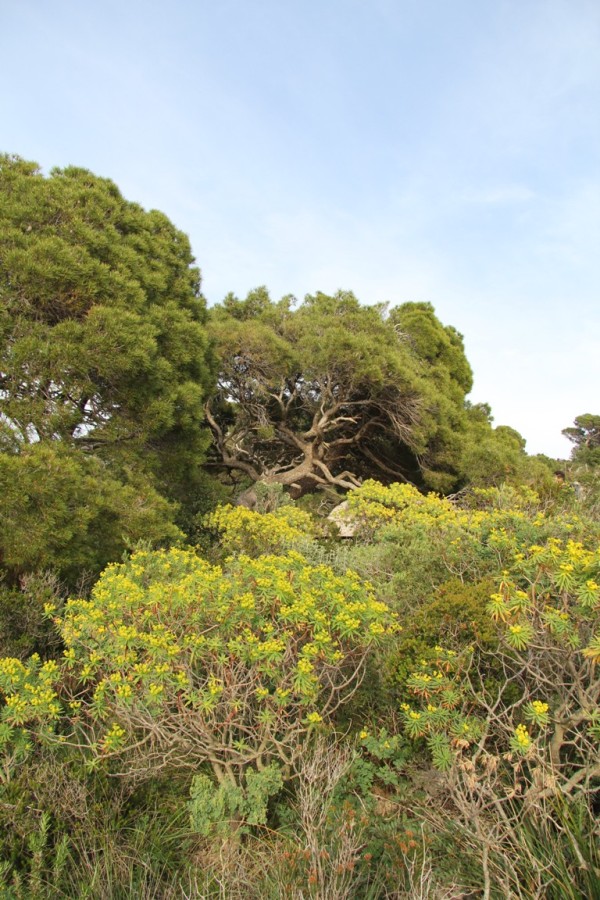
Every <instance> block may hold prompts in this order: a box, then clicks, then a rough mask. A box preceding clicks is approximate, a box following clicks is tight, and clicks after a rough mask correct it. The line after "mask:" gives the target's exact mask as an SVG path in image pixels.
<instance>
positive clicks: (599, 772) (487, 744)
mask: <svg viewBox="0 0 600 900" xmlns="http://www.w3.org/2000/svg"><path fill="white" fill-rule="evenodd" d="M488 613H489V615H490V617H491V618H492V620H493V621H494V622H495V625H496V630H497V634H498V646H497V648H496V649H495V650H494V651H493V657H494V661H495V663H496V664H498V663H499V664H500V665H501V667H502V672H503V674H504V681H503V682H501V683H496V684H494V685H492V684H490V683H487V682H485V681H484V680H482V679H481V678H480V673H481V671H482V670H484V669H485V657H486V654H485V652H484V651H483V649H482V648H481V647H480V648H470V650H468V651H465V652H464V653H462V654H458V655H456V654H455V655H453V654H452V653H451V652H450V651H447V650H443V649H442V648H436V650H437V651H439V652H438V653H437V656H436V657H435V658H434V659H433V660H427V661H425V660H423V664H422V665H421V666H420V667H419V669H418V670H417V671H415V672H414V673H413V674H411V676H410V677H409V678H408V680H407V682H406V686H407V688H408V690H409V692H410V693H411V694H412V696H413V698H414V702H413V703H411V704H404V705H403V708H402V709H401V715H402V719H403V724H404V730H405V732H406V733H407V734H408V735H409V736H411V737H413V738H425V739H426V741H427V743H428V745H429V749H430V751H431V753H432V756H433V759H434V762H435V763H436V765H438V766H439V767H440V768H449V767H450V766H452V764H453V763H456V764H457V765H459V767H460V765H464V758H465V756H469V755H470V756H471V757H472V759H473V760H479V761H480V763H483V762H484V761H485V759H491V758H493V759H495V760H496V762H495V763H494V777H498V775H499V773H502V771H503V768H502V766H499V765H498V761H499V760H503V759H508V760H509V761H510V762H511V766H512V767H513V768H509V769H507V770H506V777H507V778H509V777H510V778H512V777H513V776H514V771H513V769H514V765H515V763H514V760H512V758H511V754H512V755H513V756H514V755H515V754H516V756H517V758H522V759H521V762H519V763H518V771H519V773H520V776H521V777H522V779H523V783H522V788H521V790H523V791H529V792H530V793H534V794H536V796H537V795H540V796H550V795H551V794H552V793H553V792H556V791H558V790H560V791H562V792H563V793H565V794H571V793H573V792H578V791H588V790H592V789H593V786H594V784H595V779H596V778H597V777H599V776H600V764H599V763H598V754H599V746H598V744H599V739H600V709H599V700H600V677H599V674H598V668H597V663H598V662H599V661H600V548H599V547H598V546H597V545H596V543H595V542H594V541H593V540H592V541H588V542H582V541H575V540H570V539H567V540H559V539H558V538H550V539H549V540H547V541H546V542H545V544H532V545H530V546H521V547H519V546H518V545H516V543H515V542H514V539H513V562H512V565H511V566H510V567H509V568H507V569H505V570H503V572H502V573H501V575H500V576H499V578H498V584H497V589H496V591H495V592H494V593H493V594H492V595H491V598H490V601H489V604H488ZM507 754H508V756H507ZM461 760H462V761H463V762H461Z"/></svg>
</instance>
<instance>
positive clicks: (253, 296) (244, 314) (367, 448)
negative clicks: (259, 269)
mask: <svg viewBox="0 0 600 900" xmlns="http://www.w3.org/2000/svg"><path fill="white" fill-rule="evenodd" d="M210 329H211V334H212V336H213V337H214V339H215V343H216V348H217V352H218V355H219V360H220V375H219V388H218V393H217V396H216V398H214V399H213V401H212V402H211V403H210V405H209V406H208V407H207V416H208V420H209V422H210V425H211V427H212V429H213V433H214V436H215V444H216V447H217V449H218V452H219V460H220V463H221V464H222V465H224V466H225V467H227V468H229V469H230V470H238V471H241V472H243V473H245V475H247V476H248V477H249V478H250V479H251V480H252V481H253V482H255V481H259V480H262V481H265V482H267V483H268V482H275V483H280V484H284V485H289V486H291V487H292V488H293V490H295V491H296V492H298V493H303V492H305V491H307V490H314V489H315V488H318V487H323V486H327V485H331V486H337V487H341V488H346V489H348V488H353V487H356V486H357V485H358V484H360V482H361V479H362V478H364V477H371V476H373V477H379V478H384V479H386V480H388V481H389V480H396V481H397V480H399V479H404V480H410V481H414V482H417V483H425V484H427V485H429V486H431V487H435V488H439V489H442V490H446V489H450V488H452V487H453V486H454V484H455V483H456V480H457V478H458V476H459V468H460V463H459V457H460V434H461V431H463V430H464V428H465V427H466V420H465V413H464V398H465V394H466V393H467V392H468V391H469V390H470V387H471V370H470V368H469V365H468V362H467V360H466V358H465V355H464V349H463V345H462V340H461V337H460V335H459V334H458V333H457V332H456V331H455V330H454V329H452V328H446V327H444V326H443V325H442V324H441V323H440V322H439V320H438V319H437V317H436V316H435V313H434V311H433V308H432V307H431V306H430V305H429V304H404V305H403V306H401V307H398V308H396V309H393V310H392V311H388V309H387V307H386V306H384V305H378V306H362V305H361V304H360V303H359V302H358V300H357V299H356V297H354V295H353V294H351V293H348V292H339V293H337V294H336V295H335V296H333V297H331V296H327V295H325V294H322V293H318V294H315V295H314V296H307V297H306V298H305V300H304V301H303V303H301V304H300V305H298V306H297V307H296V306H295V304H294V302H293V298H284V299H283V300H281V301H280V302H279V303H274V302H272V301H271V300H270V298H269V295H268V293H267V292H266V290H265V289H264V288H260V289H258V290H256V291H252V292H251V293H250V294H249V295H248V297H247V298H246V300H243V301H242V300H238V299H237V298H236V297H234V296H229V297H227V298H226V299H225V301H224V302H223V303H222V304H221V305H220V306H218V307H216V308H215V309H214V310H213V312H212V318H211V323H210Z"/></svg>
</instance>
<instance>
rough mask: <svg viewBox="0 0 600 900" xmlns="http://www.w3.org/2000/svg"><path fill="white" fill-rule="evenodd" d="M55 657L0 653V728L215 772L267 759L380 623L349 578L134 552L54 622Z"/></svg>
mask: <svg viewBox="0 0 600 900" xmlns="http://www.w3.org/2000/svg"><path fill="white" fill-rule="evenodd" d="M55 622H56V625H57V627H58V629H59V630H60V633H61V635H62V638H63V641H64V644H65V650H64V654H63V659H62V663H61V664H60V667H59V666H58V665H57V664H56V663H46V664H44V665H41V664H40V663H39V660H37V661H36V660H32V661H30V662H29V663H27V664H26V665H22V664H20V663H18V662H17V661H14V660H2V661H0V687H1V689H2V692H3V694H4V697H5V705H4V708H3V711H2V716H3V721H4V723H5V724H6V726H7V727H9V728H10V727H14V726H22V725H27V726H29V728H30V730H31V731H32V734H35V733H36V729H37V728H38V726H40V725H41V724H44V726H45V727H47V726H48V725H49V724H52V723H54V724H55V725H56V726H57V728H59V730H60V732H61V735H62V738H63V739H64V738H65V736H66V740H67V742H68V743H72V744H79V745H81V744H85V745H86V746H87V752H89V751H91V753H92V756H93V757H94V758H95V759H97V760H100V759H102V758H107V757H110V756H111V755H115V754H120V755H122V756H123V757H124V758H126V759H127V765H128V768H129V771H139V772H140V773H144V774H149V773H151V772H153V771H155V770H157V769H160V768H163V767H164V766H179V767H181V766H183V767H187V766H189V767H196V766H198V765H199V764H200V763H202V762H209V763H210V764H211V766H212V768H213V772H214V773H215V775H216V777H217V778H218V779H219V780H222V779H228V778H229V779H231V778H233V779H234V781H235V780H236V779H237V778H241V777H242V772H243V770H244V768H245V767H248V766H254V767H258V769H260V768H261V767H262V766H264V765H268V764H270V762H271V761H273V760H278V761H280V762H283V763H287V764H289V763H291V762H293V759H294V757H295V755H297V754H298V753H299V752H300V747H301V739H302V737H303V735H304V734H305V733H306V732H307V731H309V730H310V729H311V728H314V727H316V726H319V725H320V723H321V722H324V721H327V719H328V718H329V717H330V716H331V715H332V714H333V712H334V711H335V709H336V708H337V707H338V706H339V704H340V703H342V702H344V701H345V700H347V699H348V698H349V697H350V696H351V695H352V693H353V691H354V690H355V689H356V687H357V685H358V684H359V683H360V680H361V677H362V674H363V669H364V662H365V657H366V654H367V653H368V651H369V647H370V646H371V645H372V644H374V643H375V642H377V641H378V640H380V639H381V637H382V636H383V635H385V633H386V632H387V631H388V630H390V629H393V628H394V622H393V618H392V616H391V615H390V613H389V611H388V609H387V607H386V606H385V604H383V603H381V602H379V601H377V600H376V598H375V596H374V594H373V592H372V590H371V588H370V587H369V585H368V584H365V583H364V582H363V581H361V580H360V579H359V578H358V576H357V575H355V574H354V573H352V572H347V573H346V574H344V575H338V574H335V573H334V572H333V571H332V570H331V569H330V568H328V567H327V566H324V565H320V566H310V565H308V564H307V563H306V561H305V560H304V558H303V557H302V556H301V555H300V554H298V553H296V552H290V553H288V554H286V555H285V556H271V555H269V556H262V557H260V558H258V559H251V558H249V557H247V556H239V557H238V558H237V559H233V558H232V559H229V560H228V561H227V563H226V566H225V567H224V568H222V567H220V566H214V565H211V564H209V563H208V562H206V561H205V560H203V559H200V558H199V557H198V556H197V555H195V554H194V553H193V552H190V551H184V550H177V549H174V550H170V551H156V552H150V551H145V552H140V553H136V554H135V555H134V556H132V557H131V559H130V560H129V561H128V562H126V563H123V564H118V565H116V564H115V565H111V566H109V567H108V568H107V569H106V570H105V572H104V573H103V574H102V576H101V577H100V579H99V581H98V582H97V584H96V585H95V587H94V589H93V591H92V595H91V598H90V599H89V600H80V599H78V600H70V601H68V603H67V604H66V606H65V608H64V611H63V612H62V613H61V614H60V615H59V616H57V617H56V618H55Z"/></svg>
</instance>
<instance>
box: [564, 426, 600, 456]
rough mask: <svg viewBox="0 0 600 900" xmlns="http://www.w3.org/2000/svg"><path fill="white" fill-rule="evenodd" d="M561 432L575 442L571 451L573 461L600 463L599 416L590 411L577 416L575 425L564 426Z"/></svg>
mask: <svg viewBox="0 0 600 900" xmlns="http://www.w3.org/2000/svg"><path fill="white" fill-rule="evenodd" d="M562 433H563V434H564V436H565V437H567V438H568V439H569V440H570V441H572V442H573V443H574V444H575V446H574V447H573V453H572V459H573V460H574V461H575V462H578V463H582V464H583V465H599V464H600V416H594V415H591V414H590V413H586V414H585V415H583V416H577V418H576V419H575V425H574V426H571V428H564V429H563V432H562Z"/></svg>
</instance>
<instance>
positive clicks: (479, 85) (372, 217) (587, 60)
mask: <svg viewBox="0 0 600 900" xmlns="http://www.w3.org/2000/svg"><path fill="white" fill-rule="evenodd" d="M0 84H2V89H1V91H0V152H8V153H16V154H18V155H20V156H22V157H25V158H26V159H31V160H35V161H36V162H38V163H39V164H40V166H41V167H42V168H43V170H44V171H46V172H48V171H50V169H51V168H52V167H54V166H58V167H63V166H66V165H71V164H73V165H77V166H82V167H84V168H87V169H90V170H91V171H92V172H94V173H95V174H97V175H102V176H105V177H108V178H111V179H112V180H113V181H115V182H116V183H117V184H118V186H119V188H120V189H121V191H122V193H123V194H124V196H125V197H126V198H127V199H128V200H134V201H136V202H138V203H140V204H142V205H143V206H144V207H146V208H155V209H160V210H162V211H163V212H165V213H166V214H167V215H168V216H169V218H170V219H171V220H172V221H173V222H174V224H175V225H176V226H177V227H178V228H180V229H182V230H183V231H185V232H186V233H187V234H188V235H189V236H190V239H191V243H192V248H193V251H194V254H195V256H196V259H197V261H198V264H199V266H200V268H201V270H202V276H203V293H204V294H205V296H206V297H207V299H208V301H209V303H216V302H218V301H219V300H221V299H223V297H224V296H225V295H226V294H227V293H229V292H230V291H233V292H234V293H236V294H237V295H238V296H240V297H243V296H245V295H246V293H247V292H248V291H249V290H251V289H253V288H255V287H257V286H259V285H263V284H264V285H266V286H267V287H268V288H269V290H270V292H271V296H272V297H274V298H275V299H278V298H279V297H281V296H283V295H284V294H290V293H291V294H294V295H295V296H297V297H298V298H302V297H303V296H304V295H305V294H307V293H314V292H316V291H323V292H325V293H334V292H335V291H336V290H338V289H344V290H352V291H353V292H354V293H355V294H356V296H357V297H358V298H359V299H360V300H361V301H362V302H364V303H376V302H389V303H390V304H391V305H396V304H400V303H404V302H406V301H427V302H430V303H432V304H433V306H434V307H435V310H436V312H437V315H438V317H439V318H440V319H441V320H442V322H443V323H444V324H446V325H453V326H454V327H455V328H457V329H458V330H459V331H460V332H461V334H463V336H464V341H465V347H466V353H467V357H468V359H469V362H470V363H471V366H472V368H473V371H474V376H475V383H474V388H473V392H472V395H471V397H470V399H471V400H472V402H487V403H489V404H490V405H491V407H492V414H493V416H494V424H496V425H510V426H512V427H513V428H516V429H517V430H518V431H519V432H520V433H521V434H522V435H523V437H524V438H526V440H527V450H528V452H529V453H546V454H547V455H549V456H552V457H560V458H566V457H568V455H569V452H570V444H569V442H568V441H567V440H566V439H565V438H564V437H562V436H561V430H562V429H563V428H565V427H567V426H569V425H571V424H572V421H573V419H574V418H575V416H577V415H580V414H582V413H586V412H590V413H600V396H599V394H600V390H599V388H600V0H452V2H449V0H169V2H167V0H95V2H87V3H84V2H81V0H52V2H48V0H0Z"/></svg>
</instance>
